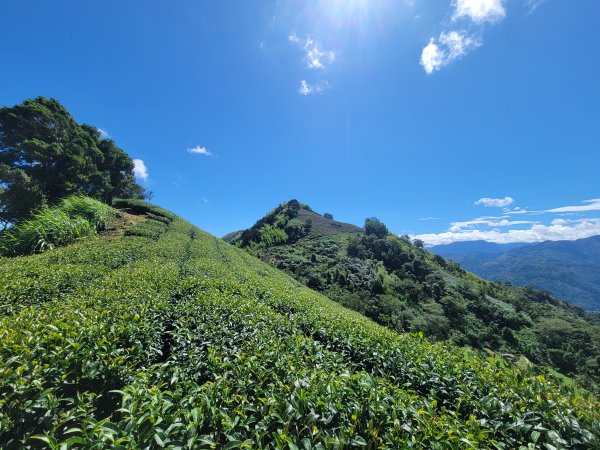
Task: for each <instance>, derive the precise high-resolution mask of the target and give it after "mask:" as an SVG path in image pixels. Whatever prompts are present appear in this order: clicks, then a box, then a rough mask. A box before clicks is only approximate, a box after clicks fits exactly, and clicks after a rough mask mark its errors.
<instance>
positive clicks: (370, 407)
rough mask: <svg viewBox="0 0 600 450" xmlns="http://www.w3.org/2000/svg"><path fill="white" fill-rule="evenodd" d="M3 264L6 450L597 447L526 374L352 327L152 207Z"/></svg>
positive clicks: (133, 204)
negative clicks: (78, 236) (94, 230)
mask: <svg viewBox="0 0 600 450" xmlns="http://www.w3.org/2000/svg"><path fill="white" fill-rule="evenodd" d="M117 205H118V207H119V208H120V209H119V210H117V211H115V217H117V218H120V219H119V221H118V222H117V223H116V225H115V224H113V225H111V226H109V227H108V228H107V229H106V231H101V232H100V234H97V235H90V236H88V237H84V238H80V239H78V240H76V241H75V242H74V243H72V244H69V245H65V246H62V247H56V248H54V249H53V250H47V251H45V252H43V253H40V254H35V255H32V256H22V257H11V258H2V259H0V268H1V270H0V280H1V283H0V305H1V309H0V312H1V315H0V334H1V335H2V340H1V341H0V391H1V392H2V401H1V402H0V424H1V427H0V443H1V444H2V447H3V448H5V449H17V448H41V447H45V448H61V449H71V448H108V447H111V448H132V449H133V448H163V447H166V448H199V449H202V448H224V449H231V448H281V449H298V448H304V449H319V448H320V449H325V448H332V449H333V448H358V447H366V448H404V447H411V448H498V449H501V448H516V447H518V446H519V445H529V446H530V447H531V448H534V447H535V446H540V447H541V446H543V445H545V444H546V448H552V446H554V447H556V446H557V445H558V446H560V447H562V448H583V447H587V448H591V447H594V446H597V445H598V444H599V443H600V440H599V438H600V428H599V425H598V424H599V423H600V415H599V412H598V411H600V408H599V407H598V406H599V405H598V404H597V402H596V400H595V399H594V398H592V397H590V396H584V397H582V395H581V394H582V393H578V392H577V391H575V390H574V389H572V388H568V387H565V386H562V385H559V384H556V383H554V382H552V381H550V380H548V379H546V378H545V377H543V376H540V375H537V374H535V373H534V372H533V371H532V370H531V369H528V368H526V367H524V368H522V369H518V368H516V367H514V366H512V365H511V364H509V363H506V362H504V361H503V360H502V359H500V358H496V357H487V358H484V357H481V356H478V355H477V354H475V353H474V352H471V351H469V350H465V349H461V348H458V347H455V346H454V345H452V344H449V343H445V344H442V343H438V344H433V343H430V342H429V341H428V340H426V339H424V338H423V336H422V335H419V334H399V333H396V332H394V331H392V330H390V329H388V328H385V327H381V326H379V325H377V324H375V323H373V322H372V321H370V320H369V319H367V318H365V317H363V316H362V315H360V314H358V313H356V312H352V311H349V310H347V309H345V308H343V307H342V306H340V305H339V304H338V303H336V302H333V301H331V300H329V299H327V298H326V297H324V296H323V295H321V294H318V293H316V292H314V291H312V290H310V289H308V288H306V287H304V286H302V285H301V284H300V283H298V282H297V281H295V280H293V279H292V278H290V277H289V276H287V275H286V274H284V273H283V272H281V271H278V270H276V269H275V268H272V267H270V266H269V265H267V264H264V263H262V262H260V261H259V260H258V259H256V258H254V257H253V256H251V255H249V254H248V253H246V252H244V251H242V250H240V249H238V248H235V247H234V246H231V245H229V244H227V243H225V242H223V241H221V240H219V239H217V238H215V237H213V236H211V235H209V234H207V233H205V232H203V231H202V230H200V229H198V228H196V227H194V226H192V225H190V224H189V223H187V222H185V221H184V220H182V219H180V218H178V217H176V216H175V215H173V214H172V213H170V212H168V211H165V210H164V209H161V208H158V207H156V206H153V205H150V204H147V203H144V202H142V201H130V200H124V201H119V202H118V203H117Z"/></svg>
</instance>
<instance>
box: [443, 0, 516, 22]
mask: <svg viewBox="0 0 600 450" xmlns="http://www.w3.org/2000/svg"><path fill="white" fill-rule="evenodd" d="M505 16H506V10H505V9H504V5H503V0H455V1H454V15H453V16H452V18H453V19H454V20H456V19H460V18H463V17H468V18H469V19H471V20H472V21H473V22H475V23H477V24H482V23H485V22H489V23H496V22H500V21H502V19H504V17H505Z"/></svg>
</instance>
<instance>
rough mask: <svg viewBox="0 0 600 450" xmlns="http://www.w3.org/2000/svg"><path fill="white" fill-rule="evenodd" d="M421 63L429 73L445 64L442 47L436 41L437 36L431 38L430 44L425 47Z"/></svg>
mask: <svg viewBox="0 0 600 450" xmlns="http://www.w3.org/2000/svg"><path fill="white" fill-rule="evenodd" d="M421 65H422V66H423V68H424V69H425V72H427V73H433V72H434V71H436V70H439V68H440V67H442V66H443V65H444V55H443V52H442V51H441V50H440V47H439V46H438V45H437V44H436V43H435V38H431V39H430V40H429V44H427V45H426V46H425V48H423V52H422V53H421Z"/></svg>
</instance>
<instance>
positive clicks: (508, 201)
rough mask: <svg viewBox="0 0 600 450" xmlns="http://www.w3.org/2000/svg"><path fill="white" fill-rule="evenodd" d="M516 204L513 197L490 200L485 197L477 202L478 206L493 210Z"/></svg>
mask: <svg viewBox="0 0 600 450" xmlns="http://www.w3.org/2000/svg"><path fill="white" fill-rule="evenodd" d="M514 202H515V199H514V198H512V197H504V198H489V197H483V198H480V199H479V200H477V201H476V202H475V204H476V205H478V206H487V207H492V208H504V207H506V206H509V205H512V204H513V203H514Z"/></svg>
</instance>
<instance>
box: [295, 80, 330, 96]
mask: <svg viewBox="0 0 600 450" xmlns="http://www.w3.org/2000/svg"><path fill="white" fill-rule="evenodd" d="M330 87H331V86H330V84H329V82H328V81H325V80H321V81H319V82H318V83H317V84H309V83H307V82H306V80H301V81H300V87H299V88H298V93H299V94H301V95H305V96H306V95H311V94H320V95H323V94H324V93H325V91H327V90H328V89H329V88H330Z"/></svg>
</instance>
